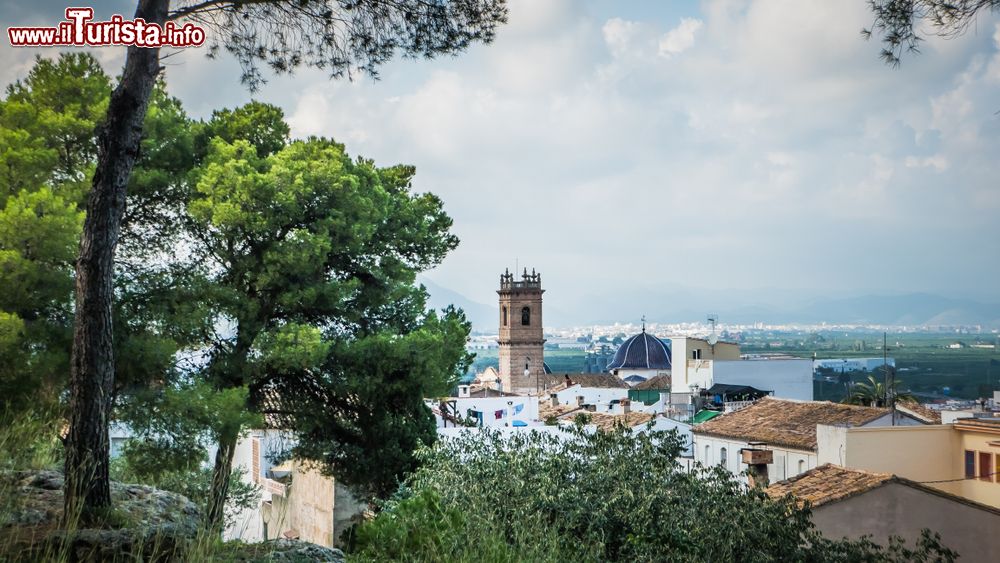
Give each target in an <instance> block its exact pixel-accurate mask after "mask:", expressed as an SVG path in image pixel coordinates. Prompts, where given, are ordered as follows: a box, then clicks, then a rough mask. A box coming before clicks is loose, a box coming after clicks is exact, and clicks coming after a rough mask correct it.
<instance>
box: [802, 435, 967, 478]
mask: <svg viewBox="0 0 1000 563" xmlns="http://www.w3.org/2000/svg"><path fill="white" fill-rule="evenodd" d="M958 438H959V436H958V434H957V432H955V430H954V428H952V427H951V426H950V425H948V426H946V425H938V424H935V425H921V426H895V427H892V426H888V427H887V426H882V427H863V428H837V427H832V426H822V425H820V426H818V427H817V431H816V439H817V453H818V457H819V463H820V464H823V463H835V464H837V465H842V466H844V467H850V468H852V469H864V470H867V471H875V472H879V473H892V474H894V475H899V476H900V477H905V478H907V479H911V480H913V481H921V482H922V481H943V480H949V479H954V478H956V477H961V474H960V473H958V471H957V469H956V468H960V467H959V465H958V462H957V461H956V458H957V457H958V456H957V455H954V454H953V453H952V452H955V451H956V450H957V446H958ZM934 486H937V487H938V488H940V489H943V490H947V491H949V492H953V493H956V494H957V491H956V488H957V487H956V485H955V484H953V483H941V484H938V485H934Z"/></svg>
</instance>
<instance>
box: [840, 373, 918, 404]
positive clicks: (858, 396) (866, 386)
mask: <svg viewBox="0 0 1000 563" xmlns="http://www.w3.org/2000/svg"><path fill="white" fill-rule="evenodd" d="M880 371H881V370H880ZM901 384H902V381H900V380H898V379H897V380H894V381H893V386H892V393H891V395H892V396H895V397H896V400H897V401H916V399H915V398H914V397H913V395H911V394H910V393H908V392H906V391H899V386H900V385H901ZM889 398H890V394H889V393H887V392H886V386H885V384H884V383H882V382H881V381H879V380H877V379H876V376H875V375H869V376H868V383H855V384H853V385H851V387H850V394H849V395H848V396H847V398H846V399H844V402H845V403H848V404H851V405H864V406H867V407H886V406H888V401H889Z"/></svg>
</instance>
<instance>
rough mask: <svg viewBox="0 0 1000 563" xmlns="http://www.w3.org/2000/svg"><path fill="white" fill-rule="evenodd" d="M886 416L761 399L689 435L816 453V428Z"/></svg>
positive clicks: (862, 409) (858, 423)
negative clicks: (732, 439) (717, 437)
mask: <svg viewBox="0 0 1000 563" xmlns="http://www.w3.org/2000/svg"><path fill="white" fill-rule="evenodd" d="M887 414H889V410H888V409H880V408H873V407H858V406H854V405H844V404H841V403H831V402H829V401H793V400H790V399H775V398H773V397H764V398H763V399H760V400H759V401H757V402H756V403H754V404H752V405H750V406H748V407H746V408H744V409H741V410H738V411H735V412H731V413H727V414H724V415H722V416H717V417H715V418H713V419H712V420H709V421H706V422H703V423H701V424H699V425H698V426H696V427H694V428H693V429H692V432H694V433H696V434H705V435H709V436H720V437H723V438H734V439H737V440H742V441H746V442H764V443H766V444H768V445H774V446H786V447H791V448H800V449H804V450H815V449H816V425H817V424H826V425H833V426H863V425H865V424H867V423H869V422H872V421H873V420H875V419H877V418H880V417H882V416H885V415H887Z"/></svg>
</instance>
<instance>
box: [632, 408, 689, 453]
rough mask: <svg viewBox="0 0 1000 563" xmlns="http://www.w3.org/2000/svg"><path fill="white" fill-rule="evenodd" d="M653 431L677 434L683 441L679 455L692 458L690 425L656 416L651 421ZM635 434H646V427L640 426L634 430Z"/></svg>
mask: <svg viewBox="0 0 1000 563" xmlns="http://www.w3.org/2000/svg"><path fill="white" fill-rule="evenodd" d="M652 429H653V431H657V432H669V431H671V430H676V431H677V434H678V435H679V436H680V437H681V440H683V441H684V450H683V451H682V452H681V455H683V456H684V457H693V456H694V449H693V447H692V445H691V440H692V435H691V425H690V424H687V423H685V422H680V421H679V420H674V419H672V418H667V417H665V416H658V417H656V418H654V419H653V428H652ZM635 432H636V433H638V434H642V433H643V432H646V426H645V425H643V426H640V427H639V428H637V429H635Z"/></svg>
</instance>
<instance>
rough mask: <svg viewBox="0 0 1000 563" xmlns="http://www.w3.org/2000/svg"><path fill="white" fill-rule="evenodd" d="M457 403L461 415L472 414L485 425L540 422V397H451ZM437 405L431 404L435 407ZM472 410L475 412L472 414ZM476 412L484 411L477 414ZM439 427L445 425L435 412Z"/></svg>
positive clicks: (497, 425) (457, 409) (450, 399)
mask: <svg viewBox="0 0 1000 563" xmlns="http://www.w3.org/2000/svg"><path fill="white" fill-rule="evenodd" d="M448 401H450V402H454V404H455V412H457V413H458V416H460V417H463V418H464V417H469V416H472V417H473V418H476V419H478V420H481V421H482V425H483V426H490V427H500V428H502V427H505V426H514V423H515V422H517V423H518V426H521V425H527V426H535V425H537V424H538V397H530V396H529V397H525V396H508V397H479V398H477V397H451V398H449V399H448ZM435 406H436V405H431V407H432V408H433V407H435ZM470 412H471V413H473V414H471V415H470ZM474 413H482V414H481V416H480V415H476V414H474ZM435 417H436V418H437V422H438V427H439V428H440V427H442V426H445V424H444V421H443V420H442V419H441V417H440V415H438V414H435Z"/></svg>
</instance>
